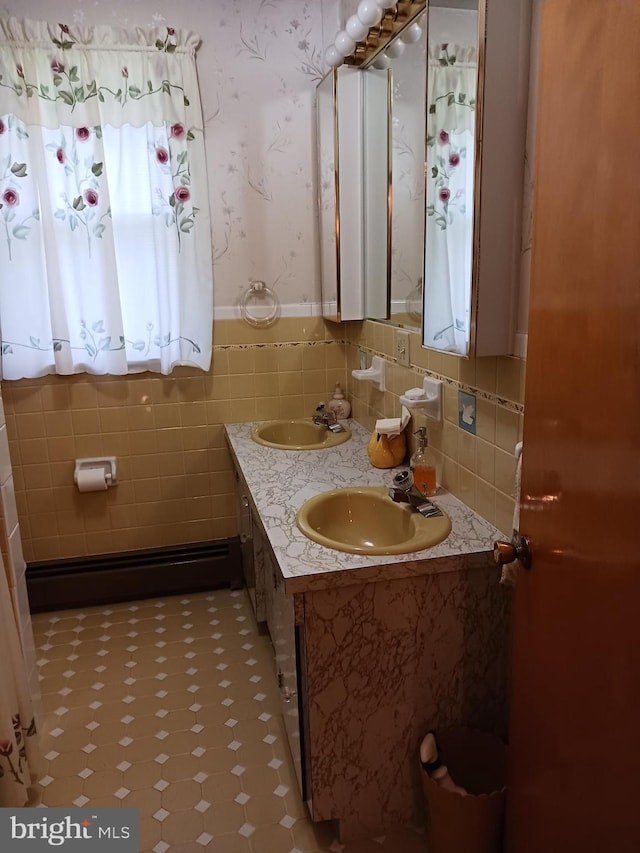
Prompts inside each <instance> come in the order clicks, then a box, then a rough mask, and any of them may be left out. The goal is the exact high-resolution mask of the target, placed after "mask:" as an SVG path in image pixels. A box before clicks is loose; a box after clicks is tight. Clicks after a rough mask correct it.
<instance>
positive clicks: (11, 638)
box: [0, 556, 42, 807]
mask: <svg viewBox="0 0 640 853" xmlns="http://www.w3.org/2000/svg"><path fill="white" fill-rule="evenodd" d="M0 648H1V649H2V654H1V655H0V806H1V807H7V806H13V807H16V806H17V807H20V806H24V805H26V804H27V801H28V799H29V787H30V786H31V785H32V784H33V783H34V782H35V781H36V778H37V777H38V776H39V774H40V773H41V772H42V759H41V755H40V745H39V743H38V737H37V733H36V724H35V719H34V716H33V707H32V703H31V696H30V693H29V688H28V685H27V679H26V675H25V666H24V661H23V657H22V651H21V648H20V639H19V636H18V627H17V624H16V620H15V615H14V611H13V606H12V604H11V595H10V593H9V586H8V584H7V576H6V573H5V569H4V566H3V564H2V557H1V556H0Z"/></svg>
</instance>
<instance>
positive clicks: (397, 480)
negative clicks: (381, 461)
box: [393, 468, 413, 492]
mask: <svg viewBox="0 0 640 853" xmlns="http://www.w3.org/2000/svg"><path fill="white" fill-rule="evenodd" d="M393 485H394V486H397V487H398V488H399V489H402V491H403V492H408V491H409V489H410V488H411V487H412V486H413V474H412V473H411V471H410V469H409V468H405V469H403V470H402V471H398V473H397V474H396V475H395V477H394V478H393Z"/></svg>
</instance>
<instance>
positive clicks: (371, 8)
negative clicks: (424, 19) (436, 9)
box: [324, 0, 426, 68]
mask: <svg viewBox="0 0 640 853" xmlns="http://www.w3.org/2000/svg"><path fill="white" fill-rule="evenodd" d="M425 7H426V0H398V2H395V0H360V3H359V4H358V8H357V10H356V14H355V15H351V17H350V18H349V19H348V20H347V23H346V25H345V28H344V29H343V30H340V32H339V33H338V34H337V35H336V38H335V41H334V43H333V44H332V45H330V46H329V47H328V48H327V50H326V51H325V54H324V58H325V61H326V62H327V64H328V65H330V66H331V67H332V68H336V67H337V66H338V65H342V63H346V64H348V65H364V64H365V63H369V62H370V61H371V60H373V65H374V67H375V68H388V67H389V65H390V64H391V58H393V57H397V56H400V55H401V54H402V52H403V51H404V49H405V46H406V44H412V43H413V42H416V41H418V40H419V39H420V36H421V35H422V28H421V27H420V25H419V24H418V23H417V21H416V18H417V17H418V15H419V14H420V13H421V12H423V11H424V9H425ZM400 31H402V38H394V37H395V36H396V35H397V34H398V33H399V32H400ZM392 39H393V43H392V44H390V45H389V42H391V41H392ZM387 45H389V47H388V48H387ZM385 48H387V49H386V50H385Z"/></svg>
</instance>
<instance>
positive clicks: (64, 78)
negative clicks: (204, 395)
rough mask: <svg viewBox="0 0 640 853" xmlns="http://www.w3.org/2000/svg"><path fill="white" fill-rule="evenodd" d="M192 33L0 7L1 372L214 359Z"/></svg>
mask: <svg viewBox="0 0 640 853" xmlns="http://www.w3.org/2000/svg"><path fill="white" fill-rule="evenodd" d="M197 44H198V38H197V37H194V36H192V35H189V36H183V35H182V34H181V33H180V32H179V31H175V30H173V29H171V28H163V29H162V30H157V31H151V32H147V33H144V32H142V31H140V30H137V31H136V32H135V33H127V32H126V31H124V30H117V29H115V28H111V27H96V28H94V29H91V30H83V31H82V33H75V32H74V31H73V29H72V28H71V27H68V26H66V25H63V24H57V25H55V26H54V25H50V24H46V23H41V22H33V21H23V22H19V21H17V20H15V19H9V20H4V21H0V74H2V78H0V79H2V86H0V333H1V355H2V378H4V379H19V378H22V377H36V376H42V375H45V374H47V373H59V374H71V373H78V372H88V373H95V374H126V373H131V372H139V371H144V370H150V371H157V372H160V373H165V374H167V373H170V372H171V371H172V369H173V368H174V367H175V366H176V365H191V366H196V367H199V368H201V369H203V370H207V369H208V368H209V365H210V361H211V331H212V321H213V280H212V264H211V239H210V225H209V204H208V198H207V176H206V166H205V159H204V142H203V134H202V115H201V108H200V98H199V92H198V87H197V78H196V70H195V49H196V47H197Z"/></svg>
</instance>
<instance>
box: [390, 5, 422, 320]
mask: <svg viewBox="0 0 640 853" xmlns="http://www.w3.org/2000/svg"><path fill="white" fill-rule="evenodd" d="M425 23H426V20H425V16H424V15H423V16H421V17H420V18H418V19H417V20H416V21H414V22H413V23H412V24H411V25H410V27H409V28H408V29H407V31H402V32H401V34H400V36H398V37H397V38H395V39H393V41H392V42H391V43H390V45H389V47H388V48H387V50H386V52H385V55H386V56H387V57H388V58H389V59H390V60H391V63H390V67H389V75H390V78H391V91H392V98H391V102H390V104H391V233H390V245H391V270H390V282H389V286H390V290H391V311H390V314H389V315H388V319H389V321H390V322H391V323H393V325H396V326H402V327H404V328H407V329H421V327H422V301H423V276H424V227H425V179H424V152H425V104H426V85H427V75H426V73H425V62H426V49H427V30H426V26H424V24H425Z"/></svg>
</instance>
